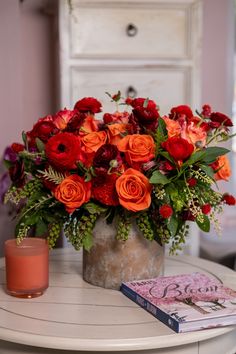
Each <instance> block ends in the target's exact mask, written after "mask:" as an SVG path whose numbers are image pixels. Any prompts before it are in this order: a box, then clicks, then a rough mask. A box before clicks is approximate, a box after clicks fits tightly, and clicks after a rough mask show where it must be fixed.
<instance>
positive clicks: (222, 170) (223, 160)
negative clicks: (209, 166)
mask: <svg viewBox="0 0 236 354" xmlns="http://www.w3.org/2000/svg"><path fill="white" fill-rule="evenodd" d="M213 168H214V170H218V169H219V171H217V172H216V173H215V175H214V177H215V180H216V181H218V180H220V179H223V180H225V181H228V179H229V177H230V176H231V168H230V163H229V159H228V157H227V156H226V155H223V156H219V157H218V159H217V161H216V162H215V163H214V164H213Z"/></svg>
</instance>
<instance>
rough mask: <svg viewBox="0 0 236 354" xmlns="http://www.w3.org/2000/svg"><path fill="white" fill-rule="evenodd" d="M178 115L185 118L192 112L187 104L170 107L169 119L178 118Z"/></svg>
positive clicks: (190, 115) (190, 116) (189, 116)
mask: <svg viewBox="0 0 236 354" xmlns="http://www.w3.org/2000/svg"><path fill="white" fill-rule="evenodd" d="M180 116H185V117H186V118H187V119H191V118H192V116H193V112H192V110H191V108H190V107H189V106H186V105H181V106H177V107H173V108H171V111H170V114H169V117H170V118H171V119H178V118H179V117H180Z"/></svg>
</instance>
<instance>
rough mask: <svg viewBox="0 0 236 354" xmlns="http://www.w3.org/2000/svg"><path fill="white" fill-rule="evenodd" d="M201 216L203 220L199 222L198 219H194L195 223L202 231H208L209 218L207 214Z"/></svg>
mask: <svg viewBox="0 0 236 354" xmlns="http://www.w3.org/2000/svg"><path fill="white" fill-rule="evenodd" d="M202 216H203V222H200V221H199V220H198V219H196V223H197V225H198V227H199V228H200V229H201V230H202V231H204V232H209V231H210V227H211V224H210V220H209V218H208V216H207V215H205V214H203V215H202Z"/></svg>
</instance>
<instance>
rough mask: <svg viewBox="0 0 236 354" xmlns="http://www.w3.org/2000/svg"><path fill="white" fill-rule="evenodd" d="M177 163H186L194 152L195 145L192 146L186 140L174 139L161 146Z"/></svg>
mask: <svg viewBox="0 0 236 354" xmlns="http://www.w3.org/2000/svg"><path fill="white" fill-rule="evenodd" d="M161 145H162V147H163V148H164V149H165V150H167V151H168V153H169V154H170V156H172V157H173V158H174V159H175V160H176V161H184V160H186V159H187V158H188V157H189V156H190V155H192V153H193V151H194V146H193V144H190V143H189V142H188V141H187V140H186V139H183V138H178V137H175V136H174V137H172V138H169V139H167V140H166V141H164V143H162V144H161Z"/></svg>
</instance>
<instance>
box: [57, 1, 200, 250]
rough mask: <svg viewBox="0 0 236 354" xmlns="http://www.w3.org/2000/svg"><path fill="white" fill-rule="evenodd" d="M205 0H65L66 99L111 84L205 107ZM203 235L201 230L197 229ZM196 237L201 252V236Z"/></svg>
mask: <svg viewBox="0 0 236 354" xmlns="http://www.w3.org/2000/svg"><path fill="white" fill-rule="evenodd" d="M201 6H202V3H201V1H200V0H165V1H163V0H151V1H149V0H147V1H144V0H143V1H141V0H119V1H108V0H71V1H67V0H60V6H59V33H60V89H61V90H60V92H61V106H62V107H67V108H72V107H73V105H74V103H75V102H76V101H77V100H78V99H79V98H82V97H85V96H94V97H96V98H98V99H99V100H100V101H101V102H102V103H103V107H104V109H103V111H113V110H114V109H115V107H114V106H113V104H111V102H110V100H109V98H108V97H107V96H106V94H105V92H110V93H111V94H114V93H116V92H117V91H118V90H121V92H122V95H123V96H127V95H130V96H139V97H149V98H150V99H154V100H155V101H156V102H157V104H158V105H159V106H160V113H161V114H167V113H168V112H169V109H170V108H171V107H173V106H176V105H180V104H189V105H191V106H192V107H193V108H199V102H200V56H201V17H202V14H201ZM193 234H195V235H196V231H195V232H193ZM195 235H194V236H193V237H194V241H195V251H193V252H190V253H194V254H196V249H197V243H196V240H197V237H196V236H195Z"/></svg>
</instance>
